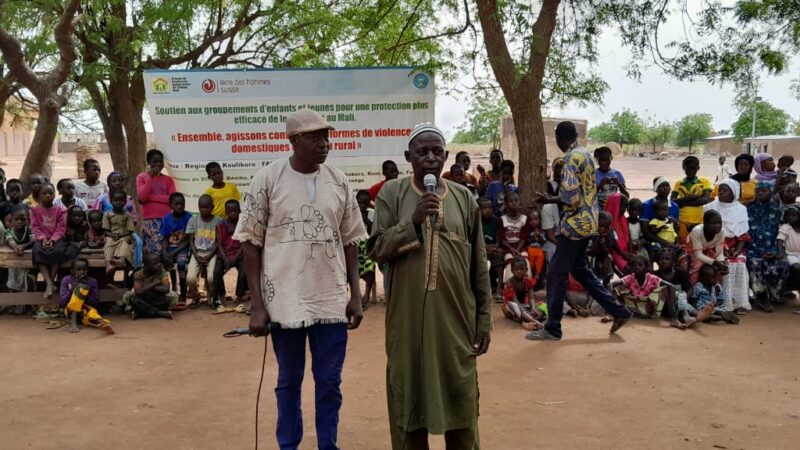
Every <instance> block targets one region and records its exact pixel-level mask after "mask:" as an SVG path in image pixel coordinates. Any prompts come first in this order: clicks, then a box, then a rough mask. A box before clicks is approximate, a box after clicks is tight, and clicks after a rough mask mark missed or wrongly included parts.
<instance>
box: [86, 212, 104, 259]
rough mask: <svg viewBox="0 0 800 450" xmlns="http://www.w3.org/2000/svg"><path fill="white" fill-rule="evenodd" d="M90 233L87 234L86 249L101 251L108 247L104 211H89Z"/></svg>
mask: <svg viewBox="0 0 800 450" xmlns="http://www.w3.org/2000/svg"><path fill="white" fill-rule="evenodd" d="M88 217H89V231H88V232H87V233H86V248H88V249H90V250H99V249H102V248H103V246H105V245H106V231H105V230H104V229H103V211H97V210H92V211H89V214H88Z"/></svg>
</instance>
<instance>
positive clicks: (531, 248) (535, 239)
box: [528, 207, 547, 278]
mask: <svg viewBox="0 0 800 450" xmlns="http://www.w3.org/2000/svg"><path fill="white" fill-rule="evenodd" d="M528 226H529V229H530V235H529V238H528V264H529V265H530V267H531V272H532V273H535V274H536V275H537V276H538V277H539V278H542V277H544V261H545V256H544V248H542V246H543V245H544V243H545V242H547V236H545V234H544V232H543V231H542V220H541V217H540V216H539V211H537V210H536V208H535V207H534V208H533V209H531V213H530V215H528Z"/></svg>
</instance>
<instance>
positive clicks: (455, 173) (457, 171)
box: [447, 164, 478, 198]
mask: <svg viewBox="0 0 800 450" xmlns="http://www.w3.org/2000/svg"><path fill="white" fill-rule="evenodd" d="M447 179H448V180H450V181H452V182H454V183H458V184H460V185H462V186H464V187H465V188H467V189H469V191H470V192H472V196H473V197H474V198H478V191H477V190H476V188H475V186H474V185H472V184H468V183H467V179H466V172H465V171H464V166H462V165H461V164H453V165H452V166H450V172H449V178H447Z"/></svg>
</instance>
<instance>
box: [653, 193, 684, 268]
mask: <svg viewBox="0 0 800 450" xmlns="http://www.w3.org/2000/svg"><path fill="white" fill-rule="evenodd" d="M653 215H654V216H655V217H654V218H653V219H652V220H651V221H650V222H648V224H647V226H648V227H649V229H650V233H651V234H653V235H655V236H656V240H654V241H652V242H650V243H649V250H650V253H651V255H652V256H653V257H654V256H655V255H656V254H657V253H658V252H659V251H660V250H661V249H662V248H666V247H671V248H676V247H677V246H678V231H677V229H676V227H677V224H676V223H675V221H674V220H673V219H672V218H671V217H669V201H668V200H657V201H656V202H655V205H654V208H653Z"/></svg>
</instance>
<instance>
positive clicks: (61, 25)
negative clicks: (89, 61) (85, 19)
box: [46, 0, 81, 87]
mask: <svg viewBox="0 0 800 450" xmlns="http://www.w3.org/2000/svg"><path fill="white" fill-rule="evenodd" d="M80 5H81V0H70V1H69V3H67V6H66V7H65V8H64V12H63V13H62V14H61V18H60V19H59V20H58V23H57V24H56V26H55V28H53V36H54V37H55V40H56V46H58V52H59V54H60V58H59V60H58V64H57V65H56V67H55V68H54V69H53V71H52V72H50V74H49V75H48V76H47V78H46V82H47V83H48V84H49V85H50V86H53V87H55V86H61V85H62V84H64V82H65V81H66V80H67V77H69V74H70V72H71V71H72V65H73V64H74V63H75V61H76V60H77V59H78V53H77V52H76V51H75V42H74V41H73V40H72V31H73V30H74V29H75V20H73V18H74V17H75V13H76V12H77V11H78V8H79V7H80Z"/></svg>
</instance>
